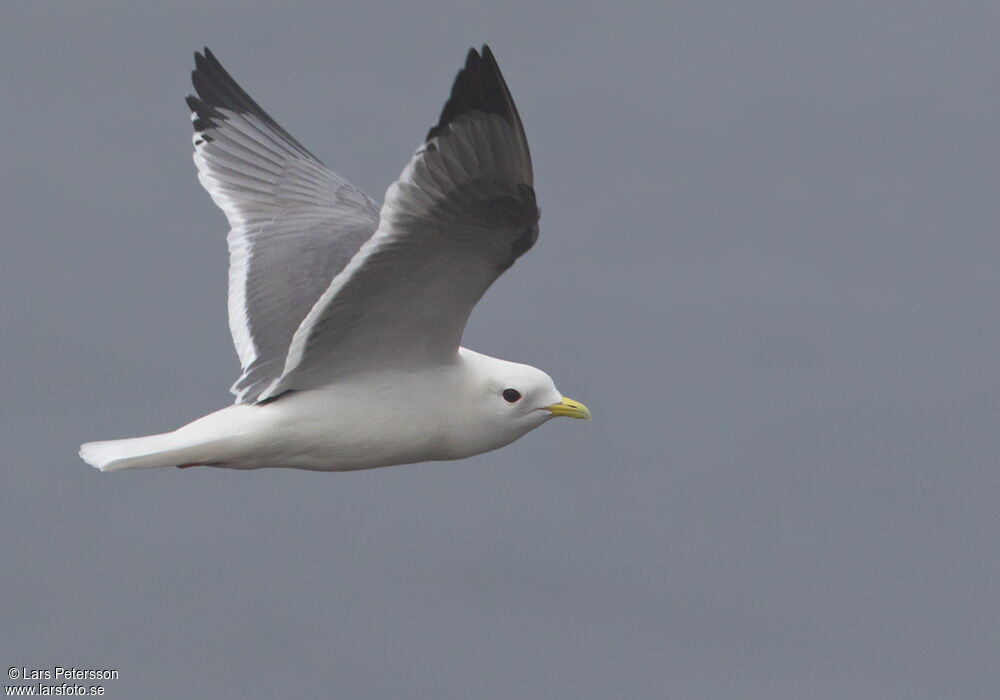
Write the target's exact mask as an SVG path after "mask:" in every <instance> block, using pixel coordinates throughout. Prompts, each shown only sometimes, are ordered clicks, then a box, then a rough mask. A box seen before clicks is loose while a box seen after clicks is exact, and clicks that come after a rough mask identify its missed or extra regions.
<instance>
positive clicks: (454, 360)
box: [80, 45, 590, 471]
mask: <svg viewBox="0 0 1000 700" xmlns="http://www.w3.org/2000/svg"><path fill="white" fill-rule="evenodd" d="M191 76H192V82H193V84H194V89H195V92H196V93H197V95H196V96H189V97H188V98H187V104H188V106H189V107H190V109H191V120H192V122H193V124H194V131H195V133H194V137H193V141H194V162H195V164H196V166H197V169H198V179H199V180H200V181H201V184H202V186H204V188H205V189H206V190H207V191H208V193H209V195H211V197H212V200H213V201H214V202H215V203H216V204H217V205H218V206H219V208H221V209H222V211H223V212H224V213H225V215H226V218H227V220H228V222H229V226H230V231H229V235H228V237H227V242H228V245H229V297H228V312H229V328H230V331H231V332H232V336H233V342H234V344H235V346H236V352H237V354H238V355H239V359H240V365H241V368H242V374H241V375H240V377H239V379H238V380H237V381H236V383H235V384H234V385H233V386H232V389H231V391H232V393H233V394H235V396H236V401H235V403H234V404H233V405H231V406H228V407H226V408H223V409H221V410H219V411H216V412H214V413H210V414H208V415H206V416H203V417H202V418H199V419H197V420H195V421H193V422H191V423H189V424H187V425H185V426H183V427H181V428H178V429H177V430H174V431H173V432H169V433H162V434H159V435H149V436H146V437H137V438H131V439H124V440H107V441H102V442H88V443H86V444H84V445H82V446H81V447H80V456H81V457H82V458H83V459H84V461H86V462H87V463H88V464H90V465H92V466H93V467H96V468H97V469H99V470H101V471H118V470H122V469H145V468H153V467H168V466H176V467H194V466H208V467H222V468H229V469H259V468H267V467H277V468H292V469H307V470H313V471H350V470H356V469H371V468H374V467H386V466H391V465H398V464H409V463H414V462H423V461H428V460H454V459H461V458H464V457H469V456H471V455H475V454H479V453H482V452H487V451H490V450H495V449H497V448H499V447H503V446H504V445H507V444H509V443H511V442H513V441H514V440H517V439H518V438H520V437H521V436H523V435H525V434H526V433H528V432H529V431H531V430H534V429H535V428H537V427H539V426H540V425H542V424H543V423H545V422H546V421H548V420H549V419H551V418H553V417H555V416H567V417H571V418H584V419H588V420H589V419H590V411H589V410H588V409H587V407H586V406H584V405H583V404H582V403H580V402H578V401H574V400H572V399H569V398H565V397H564V396H563V395H562V394H560V393H559V391H558V390H557V389H556V386H555V384H554V383H553V381H552V379H551V378H550V377H549V375H547V374H546V373H545V372H542V371H541V370H539V369H536V368H534V367H531V366H529V365H524V364H518V363H515V362H508V361H505V360H500V359H497V358H494V357H489V356H487V355H483V354H480V353H478V352H473V351H472V350H469V349H467V348H464V347H461V339H462V332H463V330H464V328H465V324H466V321H467V320H468V318H469V314H470V313H471V312H472V307H473V306H475V304H476V302H477V301H478V300H479V298H480V297H481V296H482V295H483V294H484V293H485V292H486V290H487V288H488V287H489V286H490V285H491V284H492V283H493V281H494V280H496V279H497V277H499V276H500V275H501V274H502V273H503V272H504V271H505V270H506V269H507V268H509V267H510V266H511V265H512V264H513V263H514V261H515V260H517V259H518V258H519V257H520V256H521V255H523V254H524V253H525V252H527V251H528V249H529V248H531V246H532V245H533V244H534V243H535V240H536V239H537V238H538V216H539V214H538V207H537V205H536V203H535V191H534V189H533V186H532V185H533V177H532V170H531V156H530V154H529V152H528V142H527V140H526V138H525V135H524V127H523V126H522V124H521V118H520V117H519V116H518V113H517V108H516V107H515V106H514V102H513V100H512V99H511V96H510V91H509V90H508V89H507V84H506V82H505V81H504V79H503V76H502V75H501V73H500V69H499V67H498V66H497V62H496V59H495V58H494V57H493V53H492V52H491V51H490V49H489V47H488V46H485V45H484V46H483V47H482V51H481V52H477V51H476V50H475V49H470V50H469V53H468V56H467V58H466V61H465V66H464V67H463V68H462V69H461V70H460V71H459V72H458V75H457V76H456V78H455V82H454V84H453V86H452V89H451V95H450V96H449V98H448V101H447V102H446V103H445V106H444V109H443V110H442V112H441V117H440V119H439V120H438V122H437V124H436V125H435V126H434V127H433V128H431V130H430V131H429V132H428V134H427V138H426V139H424V142H423V143H422V144H421V145H420V146H419V147H418V148H417V150H416V152H415V153H414V154H413V157H412V158H411V159H410V162H409V163H408V164H407V165H406V167H405V168H404V169H403V172H402V174H401V175H400V176H399V179H398V180H396V182H394V183H392V184H391V185H390V186H389V188H388V189H387V190H386V194H385V202H384V203H383V204H382V206H381V207H379V206H378V205H377V204H376V203H375V202H374V201H373V200H372V199H371V198H369V197H368V196H367V195H365V194H364V193H362V192H361V191H360V190H358V189H357V188H356V187H354V186H353V185H351V184H350V183H349V182H347V181H346V180H344V179H343V178H342V177H340V176H339V175H336V174H335V173H333V172H332V171H330V170H329V169H327V168H326V166H324V165H323V164H322V163H321V162H320V161H319V160H318V159H317V158H316V157H315V156H314V155H313V154H312V153H310V152H309V151H308V150H306V148H305V147H304V146H302V145H301V144H300V143H299V142H298V141H296V140H295V138H294V137H292V135H291V134H289V133H288V132H287V131H285V130H284V129H283V128H282V127H281V126H279V125H278V123H277V122H276V121H274V119H272V118H271V117H270V116H268V114H267V113H266V112H264V110H263V109H261V107H260V106H259V105H258V104H257V103H256V102H255V101H254V100H253V99H252V98H251V97H250V95H248V94H247V93H246V91H244V90H243V88H241V87H240V86H239V85H238V84H237V83H236V81H235V80H233V78H232V77H231V76H230V75H229V73H228V72H226V70H225V69H224V68H223V67H222V64H220V63H219V61H218V60H217V59H216V57H215V56H214V55H213V54H212V52H211V51H210V50H208V48H206V49H205V50H204V53H195V69H194V71H193V72H192V74H191Z"/></svg>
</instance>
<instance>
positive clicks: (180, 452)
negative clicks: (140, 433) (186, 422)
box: [80, 433, 200, 472]
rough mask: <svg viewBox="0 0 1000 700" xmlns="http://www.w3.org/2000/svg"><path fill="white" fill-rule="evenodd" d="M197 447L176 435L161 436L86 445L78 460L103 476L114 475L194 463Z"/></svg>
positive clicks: (198, 451) (82, 447) (105, 441)
mask: <svg viewBox="0 0 1000 700" xmlns="http://www.w3.org/2000/svg"><path fill="white" fill-rule="evenodd" d="M199 447H200V446H199V445H191V444H190V442H187V441H183V440H181V439H179V436H178V435H177V433H162V434H160V435H147V436H146V437H137V438H129V439H127V440H104V441H102V442H88V443H85V444H83V445H81V446H80V456H81V457H83V461H85V462H86V463H87V464H89V465H90V466H92V467H95V468H97V469H100V470H101V471H102V472H114V471H118V470H119V469H152V468H154V467H174V466H179V465H182V464H190V463H192V462H197V461H198V456H197V455H198V454H199V453H200V450H199V449H198V448H199Z"/></svg>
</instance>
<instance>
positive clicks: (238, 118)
mask: <svg viewBox="0 0 1000 700" xmlns="http://www.w3.org/2000/svg"><path fill="white" fill-rule="evenodd" d="M192 83H193V84H194V88H195V91H196V93H197V96H189V97H188V98H187V104H188V106H189V107H190V109H191V113H192V114H191V118H192V122H193V124H194V128H195V134H194V138H193V141H194V147H195V153H194V161H195V164H196V165H197V167H198V179H199V180H200V181H201V183H202V185H203V186H204V187H205V189H206V190H207V191H208V193H209V194H210V195H211V197H212V199H213V201H214V202H215V203H216V204H217V205H218V206H219V208H221V209H222V211H223V212H224V213H225V215H226V218H227V220H228V221H229V226H230V232H229V235H228V236H227V241H228V244H229V254H230V266H229V303H228V309H229V327H230V330H231V332H232V335H233V342H234V344H235V346H236V351H237V353H238V355H239V358H240V364H241V366H242V370H243V373H242V376H241V377H240V378H239V379H238V380H237V382H236V383H235V384H234V385H233V387H232V391H233V393H234V394H236V397H237V398H236V400H237V402H250V401H255V400H257V399H258V398H259V395H260V393H261V391H262V390H263V389H264V388H265V387H266V386H267V385H268V384H270V383H271V382H272V381H274V380H275V379H276V378H277V377H279V376H280V375H281V372H282V369H283V367H284V365H285V361H286V355H287V352H288V348H289V346H290V344H291V341H292V338H293V336H294V334H295V331H296V329H297V328H298V327H299V324H300V323H301V321H302V320H303V319H304V318H305V317H306V315H307V314H308V313H309V310H310V309H311V308H312V307H313V305H314V304H315V303H316V300H317V299H319V298H320V296H321V295H322V294H323V292H324V290H325V289H326V288H327V287H328V286H329V284H330V281H331V280H332V279H334V278H335V277H336V275H337V274H338V273H339V272H340V271H341V270H342V269H343V268H344V267H345V266H346V265H347V263H348V262H349V261H350V259H351V258H352V257H353V255H354V254H355V253H356V252H357V251H358V249H359V248H360V247H361V245H362V244H363V243H364V242H365V241H366V240H367V239H369V238H370V237H371V236H372V234H373V233H374V232H375V229H376V226H377V223H378V208H377V205H376V204H375V203H374V202H373V201H372V200H371V199H370V198H369V197H368V196H366V195H365V194H364V193H362V192H361V191H360V190H358V189H357V188H355V187H354V186H352V185H351V184H350V183H349V182H347V181H346V180H344V179H343V178H341V177H340V176H338V175H336V174H335V173H333V172H331V171H330V170H329V169H327V168H326V167H325V166H324V165H323V164H322V163H321V162H320V161H319V160H318V159H317V158H316V157H315V156H313V155H312V154H311V153H310V152H309V151H308V150H306V149H305V148H304V147H303V146H302V145H301V144H300V143H299V142H298V141H296V140H295V139H294V138H293V137H292V136H291V135H290V134H289V133H288V132H287V131H285V130H284V129H283V128H282V127H281V126H280V125H279V124H278V123H277V122H275V121H274V120H273V119H272V118H271V117H270V116H269V115H268V114H267V113H266V112H264V110H263V109H261V107H260V106H259V105H258V104H257V103H256V102H255V101H254V100H253V99H252V98H251V97H250V96H249V95H248V94H247V93H246V91H244V90H243V89H242V88H241V87H240V86H239V85H238V84H237V83H236V81H235V80H233V78H232V77H231V76H230V75H229V73H227V72H226V70H225V69H224V68H223V67H222V65H221V64H220V63H219V62H218V60H217V59H216V58H215V56H214V55H213V54H212V52H211V51H209V50H208V49H207V48H206V49H205V52H204V55H201V54H198V53H196V54H195V70H194V71H193V73H192Z"/></svg>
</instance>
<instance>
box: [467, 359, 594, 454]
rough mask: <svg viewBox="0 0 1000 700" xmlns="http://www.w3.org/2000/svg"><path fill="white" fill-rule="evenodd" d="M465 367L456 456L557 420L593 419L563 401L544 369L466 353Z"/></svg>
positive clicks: (580, 406)
mask: <svg viewBox="0 0 1000 700" xmlns="http://www.w3.org/2000/svg"><path fill="white" fill-rule="evenodd" d="M461 359H462V362H463V364H464V370H465V371H464V372H462V377H463V379H462V382H461V389H460V393H461V400H460V401H459V402H458V405H457V406H456V408H457V409H458V413H460V414H461V415H458V416H455V422H453V423H452V425H453V426H454V427H455V428H456V430H455V432H453V433H452V434H451V435H450V436H449V442H450V443H451V446H452V448H453V449H454V450H455V451H456V456H468V455H471V454H477V453H479V452H486V451H488V450H494V449H496V448H498V447H502V446H504V445H506V444H508V443H511V442H513V441H514V440H517V439H518V438H519V437H521V436H523V435H524V434H525V433H528V432H530V431H532V430H534V429H535V428H537V427H538V426H540V425H541V424H542V423H545V422H546V421H548V420H549V419H550V418H553V417H554V416H567V417H571V418H585V419H588V420H589V419H590V411H588V410H587V407H586V406H584V405H583V404H582V403H580V402H578V401H574V400H572V399H567V398H564V397H563V395H562V394H560V393H559V391H558V390H557V389H556V385H555V384H554V383H553V382H552V378H551V377H549V375H547V374H546V373H545V372H543V371H541V370H540V369H536V368H534V367H531V366H530V365H522V364H518V363H516V362H507V361H505V360H498V359H497V358H495V357H489V356H487V355H481V354H479V353H476V352H472V351H471V350H467V349H465V348H462V350H461Z"/></svg>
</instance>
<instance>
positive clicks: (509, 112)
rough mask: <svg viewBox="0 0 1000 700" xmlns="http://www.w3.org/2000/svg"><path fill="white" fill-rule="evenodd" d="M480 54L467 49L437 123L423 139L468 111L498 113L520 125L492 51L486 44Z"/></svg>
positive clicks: (442, 129) (434, 134)
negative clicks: (463, 63)
mask: <svg viewBox="0 0 1000 700" xmlns="http://www.w3.org/2000/svg"><path fill="white" fill-rule="evenodd" d="M481 51H482V53H481V54H480V52H479V51H476V50H475V49H474V48H470V49H469V52H468V53H467V54H466V55H465V67H463V68H462V70H460V71H459V72H458V75H456V76H455V82H454V83H453V84H452V87H451V95H450V96H449V98H448V101H447V102H445V105H444V109H442V110H441V117H440V118H439V119H438V123H437V124H436V125H435V126H434V127H433V128H431V130H430V131H429V132H427V140H428V141H429V140H430V139H432V138H434V137H435V136H437V135H438V134H440V133H442V132H443V131H444V130H445V129H446V128H447V126H448V125H449V124H450V123H451V122H452V121H454V120H455V119H456V118H457V117H458V116H460V115H462V114H467V113H468V112H476V111H478V112H485V113H487V114H499V115H500V116H501V117H503V118H504V119H506V120H508V121H509V122H511V123H512V124H518V125H519V124H520V117H518V115H517V108H516V107H514V100H513V99H512V98H511V96H510V91H509V90H508V89H507V83H506V82H505V81H504V79H503V75H502V74H501V73H500V67H499V66H498V65H497V61H496V58H494V56H493V52H492V51H491V50H490V47H489V46H488V45H486V44H483V45H482V49H481Z"/></svg>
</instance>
